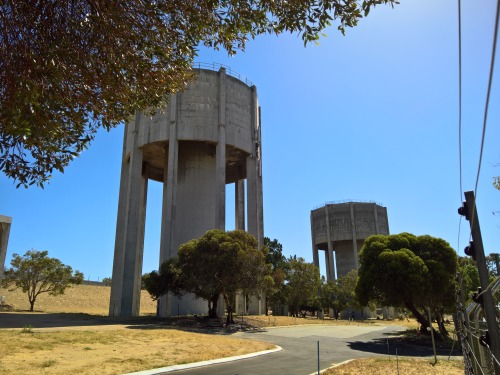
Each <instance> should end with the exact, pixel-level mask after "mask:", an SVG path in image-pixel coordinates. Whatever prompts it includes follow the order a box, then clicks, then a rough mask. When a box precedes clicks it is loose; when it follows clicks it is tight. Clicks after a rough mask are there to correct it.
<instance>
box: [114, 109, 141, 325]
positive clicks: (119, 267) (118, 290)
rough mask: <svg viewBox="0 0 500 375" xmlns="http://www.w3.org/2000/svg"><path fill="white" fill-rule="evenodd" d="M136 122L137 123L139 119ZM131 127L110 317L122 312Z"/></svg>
mask: <svg viewBox="0 0 500 375" xmlns="http://www.w3.org/2000/svg"><path fill="white" fill-rule="evenodd" d="M136 117H137V115H136ZM135 121H137V119H136V120H135ZM129 126H130V125H125V127H124V135H123V152H122V157H123V159H122V166H121V175H120V190H119V196H118V214H117V218H116V236H115V253H114V258H113V273H112V276H111V280H112V285H111V298H110V302H109V315H110V316H119V315H120V310H121V294H122V290H123V262H124V257H125V248H124V245H123V244H124V242H125V232H126V230H125V229H126V223H125V218H126V213H127V191H128V190H127V189H128V180H129V170H130V168H129V160H130V159H129V157H130V155H127V154H126V148H127V138H128V133H129Z"/></svg>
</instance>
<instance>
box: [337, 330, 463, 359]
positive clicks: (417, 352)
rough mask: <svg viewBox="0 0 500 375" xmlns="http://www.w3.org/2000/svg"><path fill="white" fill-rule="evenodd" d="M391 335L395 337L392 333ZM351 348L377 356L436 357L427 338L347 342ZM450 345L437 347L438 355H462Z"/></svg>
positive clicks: (399, 337)
mask: <svg viewBox="0 0 500 375" xmlns="http://www.w3.org/2000/svg"><path fill="white" fill-rule="evenodd" d="M390 335H394V333H391V334H390ZM347 345H348V347H349V348H351V349H353V350H358V351H363V352H370V353H377V354H387V355H391V356H394V355H396V351H397V355H398V356H407V357H428V356H432V355H434V351H433V349H432V344H431V343H430V340H428V339H427V338H422V339H421V340H413V339H411V338H407V337H406V338H405V337H403V336H402V335H398V336H391V337H386V338H381V339H376V340H372V341H368V342H361V341H351V342H347ZM451 349H452V346H450V345H436V354H437V355H446V356H447V355H450V353H451V355H461V354H462V352H461V351H460V349H458V348H457V346H456V345H455V347H454V348H453V351H452V350H451Z"/></svg>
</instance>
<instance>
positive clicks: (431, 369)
mask: <svg viewBox="0 0 500 375" xmlns="http://www.w3.org/2000/svg"><path fill="white" fill-rule="evenodd" d="M432 363H434V362H433V358H432ZM398 369H399V372H398ZM397 373H399V374H405V375H436V374H446V375H463V373H464V365H463V362H462V361H459V360H452V361H447V360H438V362H437V364H436V365H434V366H433V365H432V364H431V359H411V358H399V360H398V361H397V362H396V358H391V359H387V358H369V359H356V360H353V361H350V362H349V363H346V364H344V365H341V366H338V367H335V368H332V369H329V370H327V371H325V372H322V374H323V375H359V374H370V375H386V374H397Z"/></svg>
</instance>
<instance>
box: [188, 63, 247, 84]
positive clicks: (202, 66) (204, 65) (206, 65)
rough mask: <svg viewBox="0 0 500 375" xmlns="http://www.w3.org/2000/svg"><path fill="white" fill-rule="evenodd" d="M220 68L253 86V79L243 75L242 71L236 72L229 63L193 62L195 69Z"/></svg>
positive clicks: (216, 69) (215, 69)
mask: <svg viewBox="0 0 500 375" xmlns="http://www.w3.org/2000/svg"><path fill="white" fill-rule="evenodd" d="M220 68H224V69H226V74H227V75H230V76H231V77H234V78H237V79H239V80H240V81H241V82H245V84H246V85H247V86H250V87H252V86H253V83H252V81H250V80H249V79H248V78H247V77H245V76H244V75H241V74H240V73H238V72H235V71H234V70H232V69H231V68H230V67H229V66H227V65H223V64H219V63H204V62H195V63H194V64H193V69H210V70H214V71H218V70H219V69H220Z"/></svg>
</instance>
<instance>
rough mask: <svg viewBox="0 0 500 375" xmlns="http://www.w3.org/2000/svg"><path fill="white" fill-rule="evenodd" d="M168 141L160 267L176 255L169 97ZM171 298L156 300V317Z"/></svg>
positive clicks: (166, 310)
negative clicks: (174, 245) (174, 246)
mask: <svg viewBox="0 0 500 375" xmlns="http://www.w3.org/2000/svg"><path fill="white" fill-rule="evenodd" d="M168 112H169V118H168V121H169V124H168V126H169V140H168V151H167V152H166V153H165V157H166V161H165V169H164V172H163V205H162V214H161V239H160V265H161V264H162V263H163V262H165V261H166V260H168V259H170V258H172V257H174V256H176V255H177V249H174V248H173V239H174V225H175V214H176V189H177V175H178V173H177V172H178V163H179V142H178V140H177V97H176V96H175V95H170V101H169V109H168ZM172 298H173V297H172V296H163V297H160V298H159V299H158V315H159V316H162V317H166V316H168V315H170V311H171V310H172V307H171V304H172Z"/></svg>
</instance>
